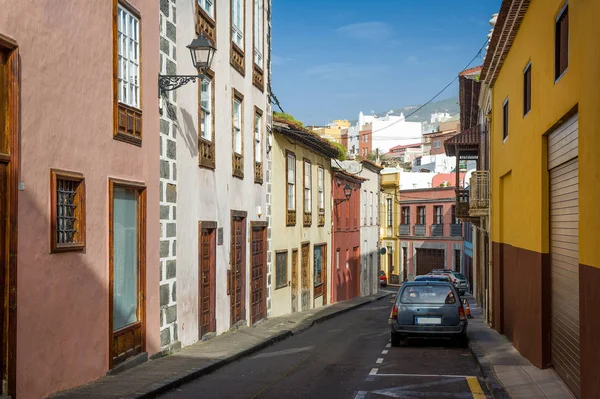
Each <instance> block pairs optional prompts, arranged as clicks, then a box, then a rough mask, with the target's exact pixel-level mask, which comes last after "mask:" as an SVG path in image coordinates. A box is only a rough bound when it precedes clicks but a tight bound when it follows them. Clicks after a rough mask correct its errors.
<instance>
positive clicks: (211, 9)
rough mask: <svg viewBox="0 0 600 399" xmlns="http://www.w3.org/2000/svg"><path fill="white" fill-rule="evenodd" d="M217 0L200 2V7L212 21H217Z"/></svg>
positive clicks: (202, 0) (201, 0)
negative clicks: (215, 2) (215, 3)
mask: <svg viewBox="0 0 600 399" xmlns="http://www.w3.org/2000/svg"><path fill="white" fill-rule="evenodd" d="M214 1H215V0H198V5H199V6H200V8H201V9H203V10H204V11H205V12H206V14H208V16H209V17H211V18H212V19H215V5H214Z"/></svg>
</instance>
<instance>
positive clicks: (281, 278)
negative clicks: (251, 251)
mask: <svg viewBox="0 0 600 399" xmlns="http://www.w3.org/2000/svg"><path fill="white" fill-rule="evenodd" d="M287 257H288V254H287V251H278V252H276V253H275V289H278V288H283V287H287V285H288V279H287V277H288V272H287V269H288V259H287Z"/></svg>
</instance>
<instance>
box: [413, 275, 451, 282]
mask: <svg viewBox="0 0 600 399" xmlns="http://www.w3.org/2000/svg"><path fill="white" fill-rule="evenodd" d="M415 281H442V282H445V283H452V279H451V278H450V276H448V275H447V274H425V275H423V276H417V277H415Z"/></svg>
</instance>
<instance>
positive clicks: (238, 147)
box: [233, 98, 242, 155]
mask: <svg viewBox="0 0 600 399" xmlns="http://www.w3.org/2000/svg"><path fill="white" fill-rule="evenodd" d="M233 152H235V153H236V154H239V155H242V101H241V100H240V99H238V98H234V100H233Z"/></svg>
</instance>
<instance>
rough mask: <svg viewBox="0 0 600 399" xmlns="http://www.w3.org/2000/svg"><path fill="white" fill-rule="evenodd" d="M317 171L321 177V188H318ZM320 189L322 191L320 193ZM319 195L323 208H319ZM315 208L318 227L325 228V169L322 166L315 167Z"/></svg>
mask: <svg viewBox="0 0 600 399" xmlns="http://www.w3.org/2000/svg"><path fill="white" fill-rule="evenodd" d="M319 171H320V172H321V174H322V176H323V182H322V183H323V187H321V188H319ZM321 189H322V191H320V190H321ZM321 195H322V196H323V207H321ZM317 197H318V198H317V207H318V208H319V213H318V216H317V218H318V221H317V223H318V226H319V227H323V226H325V168H323V165H317Z"/></svg>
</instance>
